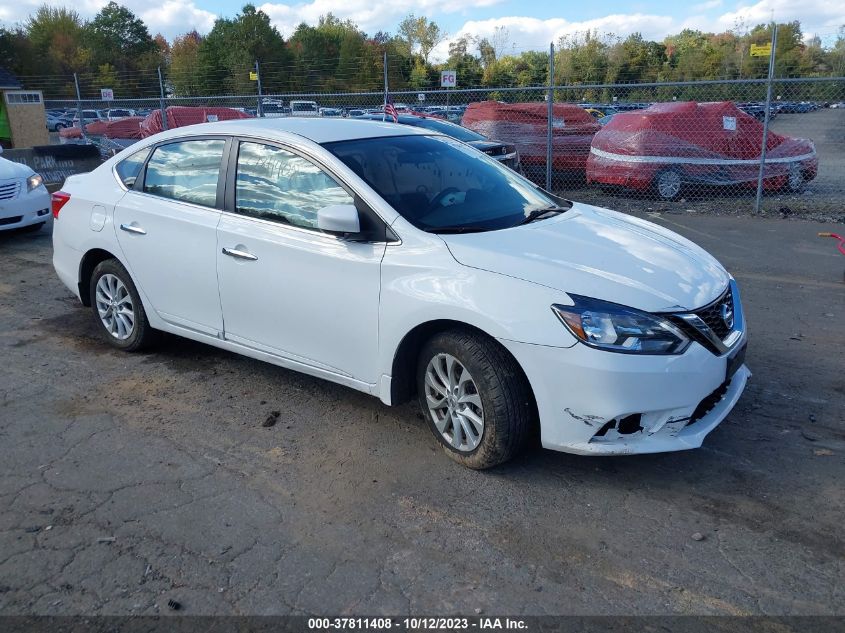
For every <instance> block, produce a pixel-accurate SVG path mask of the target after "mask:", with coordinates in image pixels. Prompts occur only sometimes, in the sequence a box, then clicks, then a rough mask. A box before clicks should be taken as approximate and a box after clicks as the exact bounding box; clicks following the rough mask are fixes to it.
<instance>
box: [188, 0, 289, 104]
mask: <svg viewBox="0 0 845 633" xmlns="http://www.w3.org/2000/svg"><path fill="white" fill-rule="evenodd" d="M256 61H258V62H259V64H261V67H262V68H261V74H262V86H263V88H264V90H265V92H281V91H284V90H286V89H287V88H288V86H289V78H288V70H289V68H288V67H289V64H290V56H289V54H288V50H287V48H286V46H285V41H284V39H283V38H282V36H281V35H280V34H279V32H278V31H277V30H276V27H274V26H273V25H272V24H270V17H269V16H268V15H267V14H266V13H264V12H263V11H261V10H259V9H256V8H255V6H253V5H251V4H247V5H244V7H243V9H242V10H241V13H239V14H238V15H236V16H235V17H234V18H233V19H227V18H220V19H218V20H217V21H216V22H215V23H214V27H213V28H212V29H211V32H210V33H209V34H208V35H207V36H206V37H205V38H204V39H203V40H202V42H201V43H200V45H199V49H198V63H199V67H200V77H201V80H202V85H203V87H204V88H205V90H210V91H214V92H218V93H219V92H223V91H226V92H229V93H235V94H248V93H251V92H255V90H256V86H255V82H254V81H251V80H250V78H249V73H250V71H252V70H253V68H254V64H255V62H256Z"/></svg>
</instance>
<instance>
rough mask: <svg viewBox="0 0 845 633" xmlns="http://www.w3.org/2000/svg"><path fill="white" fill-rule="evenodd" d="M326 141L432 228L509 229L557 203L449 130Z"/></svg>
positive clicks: (415, 220)
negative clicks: (437, 133)
mask: <svg viewBox="0 0 845 633" xmlns="http://www.w3.org/2000/svg"><path fill="white" fill-rule="evenodd" d="M325 147H326V148H327V149H328V150H329V151H330V152H331V153H332V154H334V155H335V156H337V157H338V158H339V159H340V160H342V161H343V162H344V163H345V164H346V165H347V166H349V168H350V169H352V171H354V172H355V173H356V174H358V176H360V177H361V178H362V179H363V180H364V181H365V182H366V183H367V184H368V185H370V187H372V188H373V189H374V190H375V191H376V192H377V193H378V194H379V195H380V196H381V197H382V198H384V199H385V200H386V201H387V202H388V203H389V204H390V205H391V206H392V207H393V208H394V209H396V211H398V212H399V213H400V214H402V216H403V217H404V218H405V219H406V220H408V221H409V222H411V224H413V225H414V226H416V227H417V228H420V229H422V230H424V231H429V232H432V233H436V232H440V231H448V230H450V229H451V230H455V229H465V230H467V231H490V230H495V229H503V228H508V227H512V226H516V225H518V224H520V223H521V222H523V221H524V220H525V219H526V218H527V217H528V215H529V214H530V213H531V212H532V211H537V210H539V209H548V208H554V209H558V208H560V206H559V202H560V203H562V202H563V201H561V200H559V199H554V198H552V197H550V196H549V195H547V194H545V193H544V192H543V191H541V190H540V189H538V188H537V187H535V186H534V185H533V184H531V183H530V182H529V181H528V180H526V179H524V178H522V177H521V176H519V175H517V174H516V173H515V172H514V171H512V170H510V169H508V168H507V167H503V166H502V165H501V164H500V163H498V162H497V161H495V160H493V159H491V158H489V157H487V156H486V155H484V154H482V153H481V152H479V151H477V150H475V149H473V148H471V147H469V146H468V145H465V144H464V143H461V142H460V141H457V140H455V139H452V138H449V137H444V136H426V135H416V134H415V135H412V136H384V137H379V138H368V139H356V140H352V141H340V142H335V143H326V144H325ZM564 208H568V206H565V207H564Z"/></svg>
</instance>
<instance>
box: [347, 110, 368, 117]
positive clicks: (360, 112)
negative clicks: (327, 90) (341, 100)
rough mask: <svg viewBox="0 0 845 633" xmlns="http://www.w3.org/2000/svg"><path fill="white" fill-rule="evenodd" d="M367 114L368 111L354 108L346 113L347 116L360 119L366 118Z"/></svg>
mask: <svg viewBox="0 0 845 633" xmlns="http://www.w3.org/2000/svg"><path fill="white" fill-rule="evenodd" d="M366 113H367V112H366V110H361V109H359V108H352V109H351V110H347V111H346V116H349V117H359V116H364V115H365V114H366Z"/></svg>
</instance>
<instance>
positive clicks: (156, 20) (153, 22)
mask: <svg viewBox="0 0 845 633" xmlns="http://www.w3.org/2000/svg"><path fill="white" fill-rule="evenodd" d="M138 15H139V17H140V18H141V19H142V20H144V22H146V23H147V28H149V30H150V33H151V34H153V35H154V34H155V33H163V34H165V35H168V36H170V37H172V36H173V35H178V34H181V33H184V32H186V31H189V30H191V29H196V30H197V31H199V32H200V33H207V32H208V31H210V30H211V27H212V26H214V20H215V19H216V16H215V15H214V14H213V13H211V12H210V11H206V10H205V9H200V8H199V7H197V5H196V4H194V3H193V2H190V1H188V2H186V1H184V0H165V1H164V2H163V3H162V4H161V5H158V6H151V7H150V6H148V8H146V9H142V10H141V11H140V12H139V14H138Z"/></svg>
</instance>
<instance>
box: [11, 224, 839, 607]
mask: <svg viewBox="0 0 845 633" xmlns="http://www.w3.org/2000/svg"><path fill="white" fill-rule="evenodd" d="M652 219H655V220H656V221H657V222H660V223H662V224H664V225H666V226H668V227H669V228H672V229H674V230H677V231H679V232H680V233H682V234H684V235H686V236H687V237H690V238H691V239H693V240H695V241H697V242H699V243H700V244H702V245H703V246H704V247H705V248H708V249H709V250H711V251H712V252H714V253H715V254H716V255H717V256H718V257H719V258H720V259H721V261H722V262H723V263H724V264H725V265H726V266H727V267H728V268H729V269H730V270H732V271H733V272H734V273H735V275H736V276H737V278H738V280H739V282H740V284H741V286H742V289H743V292H744V302H745V305H746V309H747V313H748V318H749V321H750V324H751V344H750V348H749V354H748V363H749V366H750V367H751V369H752V371H753V372H754V377H753V379H752V381H751V382H750V384H749V387H748V390H747V391H746V394H745V396H744V397H743V399H742V400H741V402H740V403H739V405H738V407H737V408H736V409H735V411H734V413H733V414H732V415H731V416H730V417H729V419H728V420H727V421H726V422H725V423H723V424H722V425H721V426H720V427H719V428H717V429H716V430H715V431H714V432H713V433H712V434H711V435H710V437H709V438H708V440H707V441H706V444H705V446H704V448H702V449H700V450H697V451H692V452H685V453H679V454H668V455H653V456H641V457H624V458H588V457H576V456H571V455H565V454H558V453H552V452H549V451H543V450H541V449H539V448H536V449H534V450H531V451H529V452H528V454H526V455H525V456H523V457H521V458H519V459H517V460H516V461H514V462H513V463H511V464H508V465H506V466H504V467H501V468H498V469H496V470H494V471H492V472H483V473H479V472H473V471H469V470H466V469H463V468H461V467H459V466H457V465H456V464H454V463H453V462H451V461H450V460H449V459H448V458H447V457H446V456H445V455H444V454H442V452H441V451H440V449H439V448H438V447H437V446H436V442H435V440H434V438H433V437H431V435H430V433H429V431H428V429H427V428H426V427H425V425H424V422H423V420H422V419H421V417H420V416H419V415H418V414H417V412H416V410H415V408H414V407H412V406H410V405H408V406H403V407H400V408H396V409H391V408H388V407H385V406H383V405H382V404H380V403H379V402H378V401H377V400H376V399H374V398H370V397H368V396H365V395H363V394H360V393H357V392H354V391H351V390H349V389H346V388H343V387H339V386H336V385H332V384H329V383H326V382H322V381H319V380H316V379H312V378H309V377H306V376H302V375H298V374H295V373H291V372H288V371H285V370H283V369H279V368H277V367H273V366H270V365H267V364H262V363H260V362H257V361H253V360H250V359H247V358H243V357H239V356H235V355H232V354H229V353H226V352H222V351H218V350H215V349H213V348H210V347H206V346H203V345H200V344H195V343H191V342H188V341H183V340H179V339H175V338H169V339H167V340H166V342H165V343H164V344H163V345H162V346H161V348H160V349H159V350H158V351H156V352H153V353H148V354H143V355H126V354H122V353H119V352H116V351H112V350H111V349H110V348H108V347H107V346H106V345H105V344H104V343H102V342H100V341H99V340H98V338H97V335H96V331H95V329H94V325H93V322H92V320H91V315H90V312H89V311H88V310H87V309H83V308H82V307H81V306H80V305H78V304H77V302H76V300H75V299H73V298H71V296H70V295H69V294H68V292H67V291H66V289H65V288H64V287H62V286H61V285H60V283H59V282H58V280H57V279H56V277H55V275H54V273H53V270H52V266H51V263H50V256H51V246H50V236H49V232H48V231H47V230H42V231H41V232H40V233H38V234H36V235H21V234H5V235H2V234H0V251H2V253H3V257H2V258H0V359H2V362H0V614H4V615H10V614H141V613H143V614H155V613H159V612H167V611H168V608H167V606H166V605H167V602H168V600H171V599H172V600H176V601H178V602H180V603H181V605H182V611H180V613H187V614H223V613H225V614H235V613H237V614H288V613H294V614H338V613H352V614H380V613H386V614H396V615H399V614H411V613H412V614H429V615H430V614H457V613H463V614H473V613H477V611H476V610H477V609H481V610H482V612H483V613H503V614H562V613H566V614H594V613H600V614H622V613H624V614H645V613H648V614H677V613H681V614H688V613H696V614H754V613H765V614H839V615H843V614H845V607H843V605H845V563H843V561H845V543H843V537H842V526H843V519H844V518H845V512H843V510H845V492H844V490H845V489H843V486H842V482H843V480H844V479H845V461H843V456H845V378H843V371H842V370H843V360H842V353H843V349H844V348H845V328H843V314H845V285H843V283H842V282H843V270H845V258H843V257H842V256H841V255H839V254H838V253H837V252H836V250H835V248H834V243H833V241H832V240H822V239H819V238H817V237H815V234H816V231H819V230H830V225H825V224H816V223H810V222H803V221H802V222H783V221H780V220H765V219H755V218H743V217H713V216H703V215H698V214H674V215H663V216H660V217H653V218H652ZM564 382H565V381H564ZM274 411H279V412H280V416H279V419H278V422H277V423H276V424H275V425H274V426H272V427H269V428H268V427H264V426H262V423H263V422H264V421H265V420H266V419H267V417H268V416H270V415H272V412H274ZM696 533H699V534H700V535H701V537H702V538H701V539H698V535H696V538H693V535H694V534H696Z"/></svg>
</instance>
